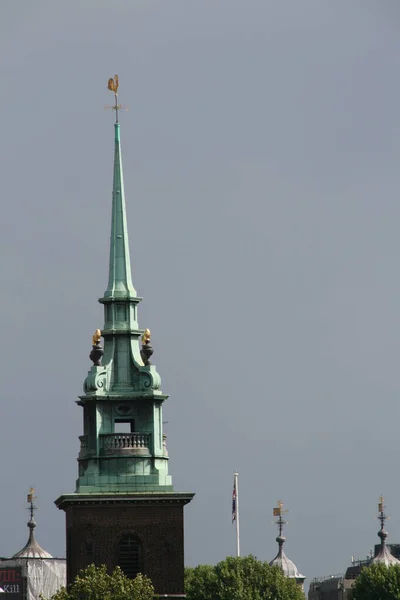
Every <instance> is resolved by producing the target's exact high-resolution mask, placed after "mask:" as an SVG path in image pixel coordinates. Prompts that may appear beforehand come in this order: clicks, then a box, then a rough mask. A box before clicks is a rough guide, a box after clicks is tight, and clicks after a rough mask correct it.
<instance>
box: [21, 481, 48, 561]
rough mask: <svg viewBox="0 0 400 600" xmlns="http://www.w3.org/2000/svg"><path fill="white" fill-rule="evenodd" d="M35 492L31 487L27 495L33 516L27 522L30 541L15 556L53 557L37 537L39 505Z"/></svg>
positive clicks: (29, 508)
mask: <svg viewBox="0 0 400 600" xmlns="http://www.w3.org/2000/svg"><path fill="white" fill-rule="evenodd" d="M34 494H35V490H34V489H33V487H31V488H30V490H29V493H28V496H27V502H28V504H29V506H28V510H29V512H30V516H31V518H30V519H29V521H28V523H27V526H28V528H29V538H28V542H27V543H26V544H25V546H24V547H23V548H22V550H20V551H19V552H17V553H16V554H14V556H13V558H52V556H51V554H49V553H48V552H46V550H44V549H43V548H42V547H41V546H40V544H38V542H37V541H36V539H35V534H34V529H35V527H36V521H35V519H34V514H35V510H37V507H36V506H35V503H34V502H35V500H36V496H35V495H34Z"/></svg>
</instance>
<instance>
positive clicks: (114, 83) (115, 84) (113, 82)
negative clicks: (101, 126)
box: [104, 75, 127, 123]
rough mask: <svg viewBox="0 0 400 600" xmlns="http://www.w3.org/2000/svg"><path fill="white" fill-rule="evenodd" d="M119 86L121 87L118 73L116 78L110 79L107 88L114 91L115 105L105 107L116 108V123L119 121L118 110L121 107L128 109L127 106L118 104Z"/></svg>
mask: <svg viewBox="0 0 400 600" xmlns="http://www.w3.org/2000/svg"><path fill="white" fill-rule="evenodd" d="M118 88H119V79H118V75H114V79H113V78H112V77H110V79H109V80H108V85H107V89H109V90H110V92H114V98H115V104H113V106H108V105H107V106H105V107H104V108H111V109H112V110H115V122H116V123H118V111H119V110H121V109H127V107H126V106H122V104H118Z"/></svg>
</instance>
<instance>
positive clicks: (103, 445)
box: [100, 433, 150, 456]
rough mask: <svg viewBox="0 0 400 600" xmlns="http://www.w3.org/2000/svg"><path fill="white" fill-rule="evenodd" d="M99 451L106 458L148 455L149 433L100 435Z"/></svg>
mask: <svg viewBox="0 0 400 600" xmlns="http://www.w3.org/2000/svg"><path fill="white" fill-rule="evenodd" d="M100 449H101V452H102V454H103V455H106V456H127V455H132V454H134V455H147V454H150V434H149V433H105V434H103V435H100Z"/></svg>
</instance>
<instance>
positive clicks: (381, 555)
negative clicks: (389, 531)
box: [369, 544, 400, 567]
mask: <svg viewBox="0 0 400 600" xmlns="http://www.w3.org/2000/svg"><path fill="white" fill-rule="evenodd" d="M369 564H370V565H377V564H378V565H382V564H383V565H386V566H387V567H390V566H391V565H400V560H398V559H397V558H396V557H395V556H393V554H392V553H391V552H390V551H389V548H388V547H387V546H386V544H382V546H381V548H380V550H379V552H378V554H377V555H376V556H375V557H374V558H373V559H372V560H371V562H370V563H369Z"/></svg>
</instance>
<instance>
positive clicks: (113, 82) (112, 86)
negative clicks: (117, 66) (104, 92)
mask: <svg viewBox="0 0 400 600" xmlns="http://www.w3.org/2000/svg"><path fill="white" fill-rule="evenodd" d="M107 87H108V89H109V90H110V91H111V92H114V94H115V95H117V94H118V87H119V82H118V75H114V79H113V78H112V77H110V79H109V80H108V86H107Z"/></svg>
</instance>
